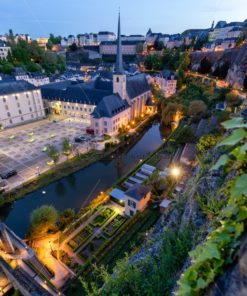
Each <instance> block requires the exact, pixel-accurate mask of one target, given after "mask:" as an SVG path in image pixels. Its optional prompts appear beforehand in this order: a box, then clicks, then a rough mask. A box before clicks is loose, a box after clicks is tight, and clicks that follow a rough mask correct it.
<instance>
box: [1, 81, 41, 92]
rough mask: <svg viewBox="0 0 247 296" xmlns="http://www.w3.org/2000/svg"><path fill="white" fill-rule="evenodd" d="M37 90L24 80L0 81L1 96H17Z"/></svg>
mask: <svg viewBox="0 0 247 296" xmlns="http://www.w3.org/2000/svg"><path fill="white" fill-rule="evenodd" d="M34 89H36V87H35V86H33V85H32V84H30V83H28V82H26V81H24V80H19V81H15V80H8V81H6V80H3V81H0V95H8V94H15V93H20V92H25V91H30V90H34Z"/></svg>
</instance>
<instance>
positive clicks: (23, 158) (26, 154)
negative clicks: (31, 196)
mask: <svg viewBox="0 0 247 296" xmlns="http://www.w3.org/2000/svg"><path fill="white" fill-rule="evenodd" d="M87 126H88V123H87V122H81V121H80V122H78V121H75V120H73V119H65V120H61V121H53V120H48V119H45V120H42V121H38V122H34V123H30V124H26V125H22V126H18V127H15V128H11V129H6V130H3V131H0V174H4V173H6V172H8V171H10V170H16V171H17V172H18V175H17V176H14V177H11V178H10V179H8V180H7V183H8V185H9V187H15V186H17V185H19V184H21V183H23V182H24V181H26V180H28V179H30V178H32V177H33V176H35V175H37V174H39V173H41V172H43V171H45V170H47V169H49V165H48V164H47V162H49V161H50V159H49V158H48V156H47V154H46V153H45V152H44V150H45V147H47V146H48V145H53V146H55V147H56V148H57V149H59V150H60V151H62V142H63V139H64V138H68V139H69V140H70V141H71V143H74V138H75V137H76V136H81V135H83V134H86V132H85V130H86V127H87ZM77 145H78V150H79V151H80V152H81V153H84V152H86V151H87V150H88V149H89V147H88V143H87V142H85V143H83V144H77ZM63 158H64V159H63ZM65 159H66V157H65V156H62V157H60V160H61V161H63V160H65Z"/></svg>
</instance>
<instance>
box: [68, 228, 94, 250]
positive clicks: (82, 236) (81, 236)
mask: <svg viewBox="0 0 247 296" xmlns="http://www.w3.org/2000/svg"><path fill="white" fill-rule="evenodd" d="M91 235H92V229H91V227H89V226H86V227H85V228H84V229H83V230H82V231H81V232H79V233H78V234H77V235H76V236H75V237H74V238H73V239H71V240H70V241H69V242H68V246H69V247H70V248H71V249H72V250H73V251H76V250H77V249H78V248H79V247H80V246H81V245H82V244H83V243H85V241H86V240H87V239H88V238H89V237H90V236H91Z"/></svg>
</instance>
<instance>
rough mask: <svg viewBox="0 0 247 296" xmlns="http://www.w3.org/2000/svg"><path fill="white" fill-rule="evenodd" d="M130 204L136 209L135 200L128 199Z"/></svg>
mask: <svg viewBox="0 0 247 296" xmlns="http://www.w3.org/2000/svg"><path fill="white" fill-rule="evenodd" d="M128 206H129V207H131V208H134V209H135V208H136V203H135V202H134V201H133V200H130V199H128Z"/></svg>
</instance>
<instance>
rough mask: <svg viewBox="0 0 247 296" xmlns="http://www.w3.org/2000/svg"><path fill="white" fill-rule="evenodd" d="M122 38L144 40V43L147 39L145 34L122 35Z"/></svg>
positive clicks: (125, 39)
mask: <svg viewBox="0 0 247 296" xmlns="http://www.w3.org/2000/svg"><path fill="white" fill-rule="evenodd" d="M121 38H122V41H135V42H142V43H144V42H145V39H146V38H145V36H143V35H129V36H125V35H122V36H121Z"/></svg>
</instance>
